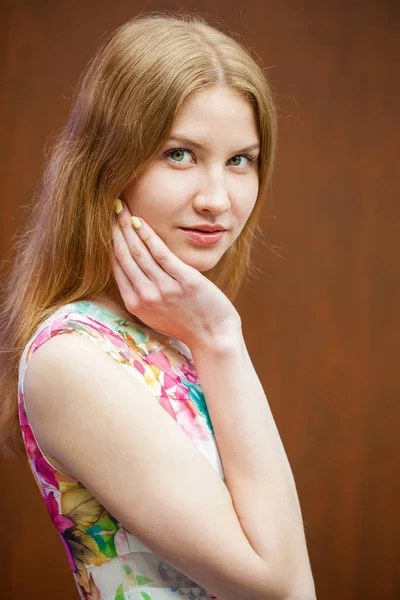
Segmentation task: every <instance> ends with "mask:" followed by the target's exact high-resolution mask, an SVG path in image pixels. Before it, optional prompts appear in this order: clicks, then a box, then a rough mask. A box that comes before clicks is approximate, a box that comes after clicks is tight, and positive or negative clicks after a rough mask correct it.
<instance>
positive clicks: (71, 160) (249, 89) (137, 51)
mask: <svg viewBox="0 0 400 600" xmlns="http://www.w3.org/2000/svg"><path fill="white" fill-rule="evenodd" d="M215 86H225V87H228V88H230V89H231V90H233V91H236V92H237V93H239V94H241V95H242V97H244V98H245V99H247V100H248V101H249V102H250V103H251V104H252V105H253V106H254V109H255V113H256V116H257V123H258V129H259V135H260V141H261V154H260V158H259V194H258V198H257V202H256V204H255V207H254V209H253V212H252V214H251V216H250V218H249V219H248V221H247V223H246V225H245V227H244V228H243V230H242V232H241V234H240V235H239V237H238V238H237V240H236V241H235V242H234V244H233V245H232V246H231V247H230V248H229V249H228V250H227V252H226V253H225V254H224V256H223V257H222V258H221V260H220V261H219V263H218V265H217V266H216V267H214V269H212V271H211V272H208V274H207V275H208V276H209V277H210V278H212V280H213V281H214V283H216V285H219V286H220V287H221V289H223V290H224V292H225V293H226V294H227V296H228V297H229V298H230V299H231V300H233V299H234V298H235V296H236V294H237V292H238V290H239V287H240V285H241V283H242V281H243V278H244V276H245V275H246V273H247V272H248V270H249V268H250V250H251V246H252V244H253V241H254V237H255V233H256V230H257V228H258V221H259V217H260V214H261V210H262V204H263V202H264V201H265V198H266V196H267V189H268V185H269V181H270V176H271V170H272V166H273V161H274V150H275V138H276V117H275V107H274V101H273V96H272V93H271V90H270V87H269V85H268V82H267V79H266V77H265V74H264V71H263V68H262V67H261V66H259V64H258V62H257V61H256V60H255V59H254V58H253V57H252V55H251V52H250V50H248V49H246V48H245V47H244V46H243V45H242V44H241V43H239V42H238V41H237V40H236V39H234V36H233V34H227V33H224V32H222V31H220V30H219V29H217V28H216V27H214V26H211V25H210V24H208V23H207V21H206V20H205V18H204V17H200V16H198V15H197V14H196V15H188V14H186V15H171V14H167V13H150V14H147V15H140V16H139V17H136V18H134V19H133V20H131V21H129V22H127V23H125V24H124V25H122V26H121V27H119V28H118V29H117V30H116V31H115V32H114V33H112V34H111V36H110V37H109V39H108V40H107V41H106V42H105V43H104V44H103V45H102V47H101V48H100V49H99V50H98V52H97V53H96V54H95V56H94V58H93V59H92V60H91V61H90V62H89V64H88V66H87V68H86V70H85V72H84V73H83V76H82V78H81V81H80V84H79V85H78V89H77V92H76V95H75V101H74V104H73V108H72V111H71V115H70V118H69V120H68V122H67V125H66V127H65V128H64V129H63V131H62V132H61V134H60V135H59V137H58V139H57V142H56V143H55V144H54V147H53V149H52V152H51V155H50V157H49V160H48V161H47V165H46V169H45V172H44V177H43V185H42V187H41V191H40V196H39V198H38V202H37V203H36V205H35V206H34V208H33V210H32V213H31V216H30V219H29V222H28V226H27V228H26V232H25V233H24V234H23V235H22V236H21V238H20V239H19V240H18V241H17V242H16V244H15V250H16V259H15V261H14V266H13V269H12V272H11V274H10V276H9V277H8V283H7V285H6V286H5V289H4V299H3V303H2V304H3V306H2V311H1V315H0V318H1V323H0V325H1V327H0V348H1V354H0V361H1V363H0V398H1V405H0V445H1V446H2V447H3V449H4V451H6V452H7V451H9V452H10V451H11V452H12V451H16V450H21V449H22V439H21V437H20V435H19V426H18V417H17V378H18V368H19V360H20V357H21V354H22V352H23V349H24V347H25V346H26V343H27V342H28V340H29V339H30V337H31V336H32V335H33V333H34V331H35V329H36V328H37V327H38V326H39V324H40V323H41V322H42V321H44V320H45V319H46V318H47V317H48V316H49V315H50V314H52V313H53V312H54V311H55V310H56V309H57V308H58V307H59V306H62V305H63V304H66V303H69V302H75V301H78V300H82V299H85V298H87V297H89V296H92V297H93V296H96V295H98V294H101V293H103V292H104V291H105V290H106V289H107V287H108V285H109V284H110V281H111V280H112V271H111V266H110V262H109V257H110V252H111V248H112V233H111V232H112V224H113V219H114V216H113V212H112V207H113V202H114V199H115V198H117V197H118V196H119V195H120V193H121V192H122V190H123V189H124V188H125V187H126V186H127V185H128V183H129V182H130V181H132V179H133V178H134V177H136V176H137V175H138V174H139V173H140V171H141V170H142V169H144V168H145V167H146V165H147V164H148V163H149V162H150V161H151V160H152V158H153V157H154V156H155V154H156V153H157V151H158V149H159V147H160V146H161V145H162V144H163V143H164V141H165V140H166V139H167V137H168V135H169V132H170V130H171V128H172V125H173V123H174V120H175V118H176V116H177V114H178V112H179V110H180V108H181V106H182V104H183V102H184V101H185V100H186V98H188V97H189V96H190V95H191V94H193V93H195V92H197V91H200V90H204V89H205V88H209V87H215Z"/></svg>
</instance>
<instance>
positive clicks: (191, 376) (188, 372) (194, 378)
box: [181, 365, 199, 383]
mask: <svg viewBox="0 0 400 600" xmlns="http://www.w3.org/2000/svg"><path fill="white" fill-rule="evenodd" d="M181 371H182V374H183V375H184V377H185V379H187V380H188V381H190V383H198V382H199V379H198V375H197V373H196V371H195V370H194V369H193V368H191V367H189V366H188V365H182V367H181Z"/></svg>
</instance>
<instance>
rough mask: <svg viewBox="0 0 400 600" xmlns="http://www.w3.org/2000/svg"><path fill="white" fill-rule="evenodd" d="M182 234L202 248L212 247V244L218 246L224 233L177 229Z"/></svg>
mask: <svg viewBox="0 0 400 600" xmlns="http://www.w3.org/2000/svg"><path fill="white" fill-rule="evenodd" d="M179 229H180V230H181V231H183V233H185V234H186V235H187V236H188V237H190V239H192V240H194V241H195V242H197V243H198V244H200V245H202V246H213V245H214V244H218V242H219V241H220V240H221V238H222V236H223V234H224V233H225V230H224V231H212V232H211V231H201V230H200V229H186V228H185V229H184V228H183V227H179Z"/></svg>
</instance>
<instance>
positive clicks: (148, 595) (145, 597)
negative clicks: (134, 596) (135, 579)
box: [140, 592, 151, 600]
mask: <svg viewBox="0 0 400 600" xmlns="http://www.w3.org/2000/svg"><path fill="white" fill-rule="evenodd" d="M140 593H141V595H142V598H144V600H151V596H150V594H146V592H140Z"/></svg>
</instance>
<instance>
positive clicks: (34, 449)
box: [18, 390, 41, 460]
mask: <svg viewBox="0 0 400 600" xmlns="http://www.w3.org/2000/svg"><path fill="white" fill-rule="evenodd" d="M24 406H25V405H24V394H23V392H22V390H20V392H19V402H18V412H19V422H20V425H21V430H22V436H23V438H24V443H25V447H26V452H27V454H28V456H29V458H30V459H32V460H34V459H35V458H39V457H40V456H41V453H40V450H39V448H38V445H37V443H36V440H35V438H34V436H33V433H32V429H31V426H30V425H29V421H28V419H27V416H26V412H25V407H24Z"/></svg>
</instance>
